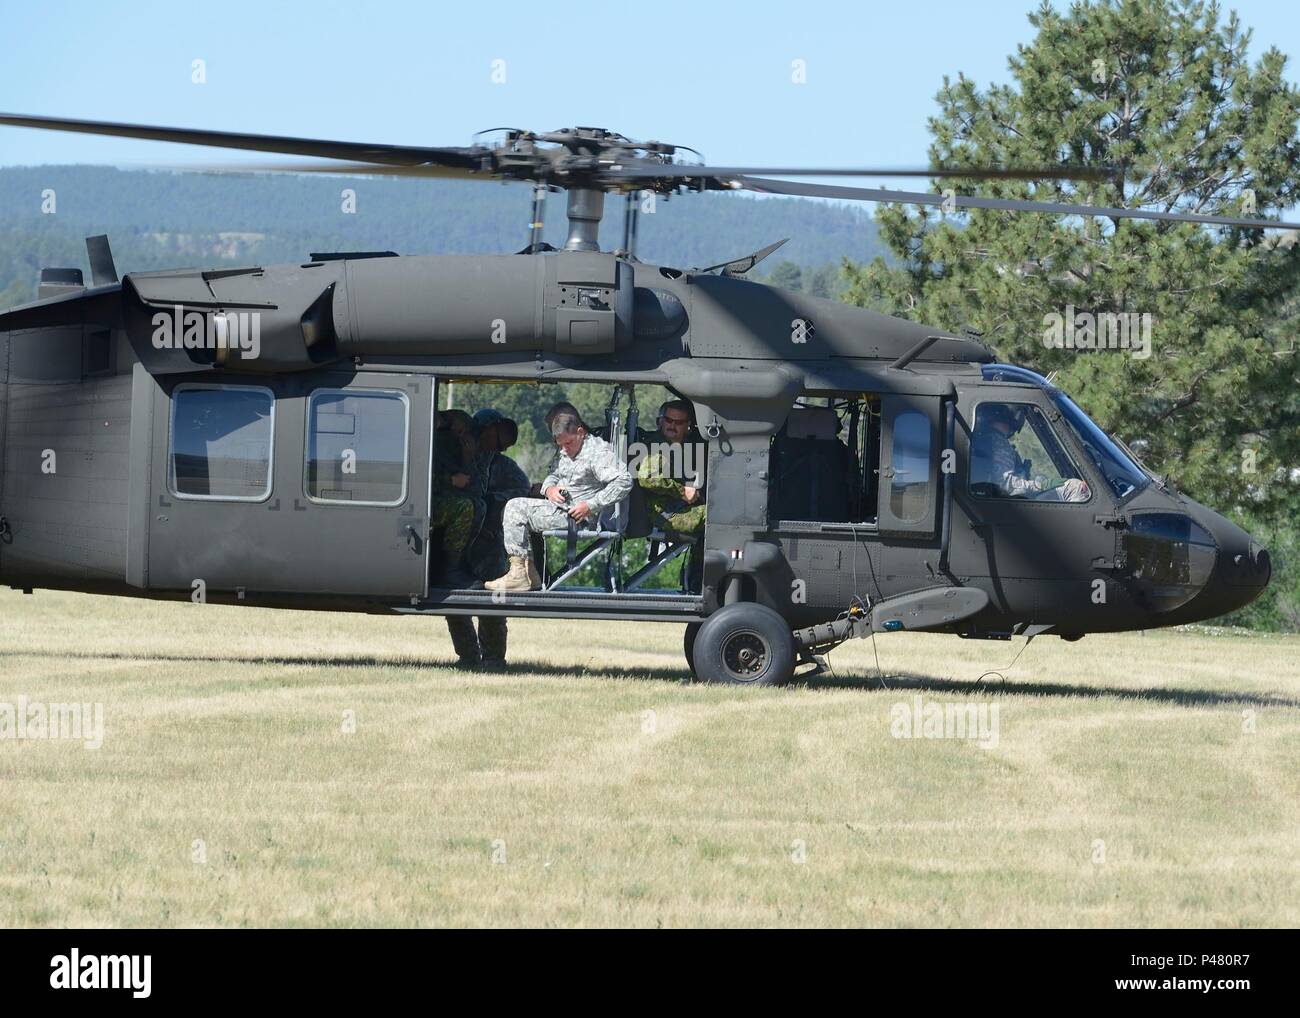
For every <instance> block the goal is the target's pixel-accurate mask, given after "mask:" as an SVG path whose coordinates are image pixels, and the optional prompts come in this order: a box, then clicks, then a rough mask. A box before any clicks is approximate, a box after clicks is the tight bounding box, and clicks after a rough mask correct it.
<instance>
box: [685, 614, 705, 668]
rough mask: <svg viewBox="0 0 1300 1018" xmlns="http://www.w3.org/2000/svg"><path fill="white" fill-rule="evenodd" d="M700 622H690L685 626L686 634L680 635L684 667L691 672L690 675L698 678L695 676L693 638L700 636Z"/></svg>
mask: <svg viewBox="0 0 1300 1018" xmlns="http://www.w3.org/2000/svg"><path fill="white" fill-rule="evenodd" d="M703 624H704V623H702V622H691V623H689V624H688V625H687V626H686V632H685V633H683V634H682V652H683V653H684V654H685V655H686V667H687V668H689V669H690V670H691V675H692V676H694V677H695V678H699V676H698V675H696V674H695V638H696V637H697V636H699V634H700V626H702V625H703Z"/></svg>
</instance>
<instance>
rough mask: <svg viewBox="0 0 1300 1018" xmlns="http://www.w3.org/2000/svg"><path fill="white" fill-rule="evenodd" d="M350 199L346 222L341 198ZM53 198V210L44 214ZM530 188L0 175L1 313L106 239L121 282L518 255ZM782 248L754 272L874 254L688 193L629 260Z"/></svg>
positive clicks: (806, 218)
mask: <svg viewBox="0 0 1300 1018" xmlns="http://www.w3.org/2000/svg"><path fill="white" fill-rule="evenodd" d="M344 188H351V189H353V190H355V191H356V213H355V214H345V213H343V212H342V211H341V209H340V206H341V203H342V200H343V199H342V196H341V192H342V191H343V189H344ZM47 189H50V190H53V191H54V193H55V200H56V202H57V211H56V212H55V213H54V214H52V215H47V214H42V212H41V202H42V193H43V192H44V191H46V190H47ZM564 201H565V195H564V194H563V193H559V194H553V195H551V196H550V197H549V199H548V201H547V207H546V218H547V224H546V234H545V235H546V239H547V240H548V241H549V242H550V243H552V244H554V245H556V246H559V245H560V244H562V243H563V240H564V236H565V216H564ZM607 201H608V204H607V206H606V215H605V220H604V222H603V223H602V229H601V245H602V247H605V248H606V249H609V248H614V247H617V246H618V245H619V243H620V242H621V239H622V220H623V199H621V198H616V197H614V196H610V197H609V198H608V199H607ZM530 202H531V188H530V187H528V186H527V185H523V184H498V185H492V184H481V183H475V182H466V181H440V180H399V179H381V178H367V177H358V178H341V177H322V176H317V175H310V174H303V175H272V174H264V175H257V174H240V175H218V174H199V173H177V172H166V171H149V170H119V169H115V168H112V167H106V166H37V167H10V168H0V297H5V298H11V299H6V300H0V305H4V304H12V303H15V302H17V301H19V300H25V299H31V298H32V297H34V295H35V282H36V278H37V273H38V271H39V269H40V268H41V267H42V266H51V265H61V266H80V267H82V268H83V269H86V268H87V266H86V253H85V246H84V240H83V238H84V237H85V236H86V235H88V234H95V233H107V234H108V235H109V238H110V240H111V242H112V246H113V254H114V257H115V259H116V262H117V267H118V270H119V272H128V271H132V270H135V271H144V270H149V269H160V268H168V267H176V266H188V265H219V264H223V263H225V264H233V263H242V264H247V263H250V262H253V263H257V262H260V263H274V262H288V261H295V260H298V259H302V258H305V257H306V256H307V254H308V253H309V252H311V251H334V250H345V251H346V250H353V251H357V250H392V251H396V252H398V253H399V254H472V253H507V252H513V251H518V250H519V249H520V248H522V247H523V246H524V245H525V244H526V242H527V235H528V230H527V224H528V220H529V215H530V208H531V206H530ZM782 237H789V238H790V242H789V243H788V244H786V245H785V246H784V247H783V248H782V249H781V250H780V252H779V253H778V254H777V255H775V256H774V258H773V261H772V263H768V264H764V265H763V266H762V267H761V269H760V270H759V271H760V272H761V271H763V270H767V271H770V270H771V269H772V267H773V265H774V264H775V263H776V262H779V261H788V262H790V263H793V265H796V266H799V267H800V268H801V269H803V270H805V275H807V276H809V277H811V276H812V274H813V272H814V271H815V270H818V269H820V270H822V272H823V273H825V272H826V267H827V266H829V265H838V264H839V263H840V261H841V260H842V259H843V258H845V257H848V258H852V259H853V260H855V261H865V260H870V259H871V258H873V257H875V256H876V255H877V254H883V253H884V252H883V246H882V245H881V244H880V243H879V241H878V239H877V235H876V226H875V223H874V222H873V220H872V219H871V214H870V211H869V210H868V209H860V208H853V207H848V206H843V205H834V204H828V203H824V202H815V201H808V200H804V199H798V198H763V199H758V198H753V197H750V196H746V195H722V194H703V195H699V194H695V195H681V196H679V197H676V198H672V199H669V200H664V199H663V198H659V199H658V200H657V204H656V208H655V211H654V213H653V214H651V215H643V216H642V217H641V220H640V231H639V242H638V254H639V255H640V257H642V258H644V259H645V260H647V261H654V262H662V263H666V264H670V265H680V266H683V267H701V266H705V265H711V264H714V263H717V262H720V261H724V260H726V259H728V258H735V257H739V256H741V255H744V254H748V253H749V252H751V251H754V250H757V249H758V248H760V247H763V246H764V245H766V244H769V243H771V242H772V241H774V240H779V239H780V238H782Z"/></svg>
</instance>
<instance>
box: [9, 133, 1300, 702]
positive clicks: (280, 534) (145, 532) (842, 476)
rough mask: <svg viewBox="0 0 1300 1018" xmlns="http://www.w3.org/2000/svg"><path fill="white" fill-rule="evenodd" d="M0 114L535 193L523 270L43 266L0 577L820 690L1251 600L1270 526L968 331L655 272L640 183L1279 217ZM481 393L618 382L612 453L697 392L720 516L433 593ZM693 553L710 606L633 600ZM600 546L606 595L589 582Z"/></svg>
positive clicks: (13, 327) (1198, 218) (664, 187)
mask: <svg viewBox="0 0 1300 1018" xmlns="http://www.w3.org/2000/svg"><path fill="white" fill-rule="evenodd" d="M0 126H10V127H19V128H38V129H47V130H57V131H71V132H81V133H89V134H96V135H113V136H119V137H129V138H137V139H144V140H161V141H168V142H176V143H183V144H191V145H204V146H212V147H219V148H225V149H235V150H245V151H257V152H263V153H275V154H280V155H286V156H293V157H300V158H307V159H311V160H314V161H313V162H307V163H302V162H297V163H292V162H286V163H277V164H255V165H251V166H249V167H247V168H249V169H253V170H257V171H263V170H268V169H270V170H285V171H291V172H326V173H347V174H353V173H369V174H391V175H402V176H416V177H451V178H460V179H479V180H489V181H525V182H528V183H530V184H531V185H532V186H533V204H532V209H531V212H532V216H531V219H530V221H529V222H530V225H529V237H528V243H527V246H525V247H524V248H523V249H522V250H521V251H520V252H518V253H508V254H489V255H478V256H453V255H422V256H409V255H398V254H396V253H394V252H391V251H382V252H379V251H368V252H318V253H312V254H310V256H309V257H308V258H306V259H305V260H304V261H302V262H300V263H296V264H289V265H264V266H262V265H259V266H246V267H220V268H215V269H189V268H186V269H176V270H168V271H160V272H128V273H127V274H126V275H125V276H123V277H121V278H119V277H118V274H117V271H116V268H115V265H114V263H113V258H112V253H111V250H110V247H109V244H108V240H107V238H106V237H92V238H88V239H87V253H88V260H89V266H90V271H91V280H90V284H89V285H86V284H85V282H84V279H83V278H82V275H81V271H80V270H79V269H61V268H50V269H45V270H43V271H42V275H41V283H40V289H39V298H38V299H37V300H36V301H35V302H34V303H28V304H24V305H22V306H19V307H15V308H11V309H9V310H6V311H3V312H0V460H2V462H3V470H2V471H0V582H3V583H5V584H6V585H8V586H10V587H12V588H16V589H20V590H24V591H26V592H29V593H30V592H31V591H32V590H34V589H37V588H45V589H63V590H76V591H85V592H92V593H100V594H109V595H127V596H136V597H146V598H156V599H171V600H196V599H199V595H198V594H196V592H199V591H201V596H202V599H203V600H206V601H207V602H211V603H221V604H239V605H251V606H264V607H287V608H297V609H315V610H322V611H350V612H371V613H399V614H410V615H451V614H461V615H467V614H473V615H480V616H483V615H505V616H531V617H540V618H578V619H592V620H617V621H626V622H676V623H683V622H684V623H686V630H685V638H684V651H685V656H686V662H687V665H688V666H689V669H690V673H691V675H693V676H694V677H695V678H697V679H699V680H701V681H706V682H719V683H736V684H750V685H771V684H779V683H784V682H787V681H789V680H790V679H791V678H792V677H793V676H794V675H795V674H796V672H797V669H799V668H800V667H802V666H804V665H807V664H811V665H812V666H813V667H812V670H811V671H809V672H808V673H807V674H814V673H815V672H816V671H817V670H818V668H819V667H820V666H821V665H822V664H823V663H824V655H825V654H826V652H828V651H829V650H830V649H832V648H833V647H835V646H837V645H838V644H840V643H841V642H843V641H845V640H848V639H851V638H860V637H865V636H868V635H874V634H877V633H889V632H898V631H929V632H941V633H947V634H952V635H956V636H960V637H966V638H976V639H1001V640H1006V639H1011V638H1012V637H1014V636H1025V637H1027V638H1029V639H1033V638H1035V637H1037V636H1039V635H1042V634H1050V635H1056V636H1059V637H1061V638H1062V639H1064V640H1067V641H1073V640H1077V639H1079V638H1081V637H1083V636H1085V635H1087V634H1090V633H1104V632H1117V631H1125V630H1139V629H1149V628H1156V627H1161V626H1172V625H1177V624H1182V623H1187V622H1192V621H1197V620H1203V619H1209V618H1213V617H1216V616H1219V615H1223V614H1225V613H1227V612H1230V611H1233V610H1235V609H1237V608H1239V607H1241V606H1243V605H1245V604H1248V603H1249V602H1250V601H1251V600H1253V599H1254V598H1256V597H1258V596H1259V594H1260V593H1261V591H1262V590H1263V589H1264V588H1265V586H1266V585H1267V584H1268V581H1269V578H1270V573H1271V566H1270V561H1269V555H1268V552H1267V550H1266V549H1265V548H1264V547H1263V546H1262V545H1261V544H1260V543H1259V542H1258V541H1256V540H1255V539H1254V538H1252V537H1251V535H1250V534H1248V533H1247V532H1246V531H1245V530H1243V529H1242V528H1241V527H1239V526H1237V525H1236V524H1234V523H1233V522H1231V521H1230V520H1228V519H1227V518H1225V517H1224V516H1222V515H1220V514H1219V513H1217V512H1215V511H1214V510H1212V509H1210V508H1208V507H1206V506H1203V505H1200V504H1198V503H1197V502H1195V501H1193V500H1192V499H1191V498H1189V497H1187V496H1186V495H1185V494H1183V493H1181V492H1179V491H1177V490H1176V489H1175V488H1174V487H1173V486H1172V485H1170V484H1169V483H1167V482H1166V481H1165V480H1162V479H1161V478H1160V477H1158V476H1156V475H1155V474H1153V473H1152V472H1151V471H1149V470H1148V469H1147V468H1146V467H1145V466H1143V465H1142V464H1141V463H1140V462H1139V460H1138V459H1137V458H1136V456H1135V455H1134V454H1133V453H1132V452H1131V451H1130V450H1129V449H1128V447H1127V446H1125V445H1124V444H1123V443H1122V442H1120V441H1118V440H1116V439H1113V438H1112V437H1111V436H1109V435H1107V434H1106V433H1105V432H1104V431H1103V430H1102V429H1101V428H1100V427H1098V426H1097V425H1096V424H1095V423H1094V422H1093V421H1092V420H1091V419H1090V418H1089V417H1088V416H1087V414H1086V413H1084V411H1083V410H1082V409H1081V408H1080V407H1079V406H1078V404H1077V403H1075V402H1074V401H1073V400H1072V399H1071V398H1070V397H1069V396H1068V395H1067V394H1066V393H1065V392H1063V391H1062V390H1061V389H1059V388H1058V387H1057V386H1055V385H1054V384H1052V383H1051V382H1049V381H1048V380H1047V379H1045V378H1043V377H1042V376H1040V375H1038V374H1036V373H1035V372H1032V371H1030V370H1028V369H1025V368H1022V367H1017V366H1015V365H1010V364H1003V363H999V362H998V360H997V357H996V355H995V353H994V352H993V350H992V349H990V348H989V347H988V346H987V345H985V344H984V343H983V342H982V341H981V340H980V338H979V337H978V336H977V335H975V334H972V333H970V332H960V331H958V332H954V331H949V330H946V329H940V328H934V327H930V326H927V325H924V324H921V323H917V322H912V321H907V320H903V319H900V318H896V317H891V316H888V315H884V314H880V313H877V312H874V311H871V310H867V309H863V308H857V307H850V306H847V305H844V304H841V303H838V302H835V301H832V300H827V299H821V298H817V297H813V296H810V295H805V294H801V293H795V292H791V291H787V290H783V289H780V288H777V287H773V286H768V285H764V284H761V283H758V282H754V281H751V280H749V279H746V278H745V275H746V273H747V272H749V271H750V270H751V269H752V268H753V267H754V266H755V265H757V264H758V263H759V262H760V261H761V260H762V259H763V258H764V257H766V256H767V255H768V254H770V253H771V251H772V250H774V249H775V248H776V247H777V246H779V245H778V244H774V245H770V246H769V247H768V248H764V249H763V250H760V251H757V252H754V253H753V254H751V255H747V256H743V257H739V258H734V259H731V260H729V261H725V262H721V263H719V264H717V265H713V266H709V267H707V268H704V269H685V268H680V267H674V266H668V265H655V264H647V263H645V262H642V261H640V260H639V259H638V258H637V257H636V241H637V219H638V210H639V207H640V203H641V202H642V201H643V200H644V198H645V197H646V196H653V195H662V196H672V195H677V194H680V193H683V192H703V191H733V190H744V191H751V192H758V193H765V194H779V195H795V196H809V197H820V198H837V199H850V200H865V201H871V202H897V203H908V204H919V205H936V206H944V207H945V209H946V210H952V209H1004V210H1010V211H1017V212H1046V213H1053V214H1058V215H1066V216H1099V217H1106V218H1110V219H1111V220H1113V221H1118V220H1120V219H1149V220H1163V221H1172V222H1180V223H1182V222H1186V223H1199V224H1208V225H1219V226H1227V227H1234V228H1237V229H1246V230H1250V229H1278V228H1282V229H1296V228H1297V226H1296V224H1292V223H1285V222H1280V221H1276V220H1268V219H1258V218H1239V217H1231V216H1214V215H1201V214H1191V213H1181V212H1170V211H1154V210H1149V209H1143V208H1107V207H1100V206H1087V205H1071V204H1063V203H1056V202H1037V201H1028V200H1017V199H1002V198H987V197H979V196H966V195H956V194H954V193H953V192H952V191H948V192H947V193H945V194H928V193H922V192H910V191H896V190H889V189H884V188H864V187H857V186H844V185H841V184H835V183H807V182H802V181H795V180H787V179H783V178H785V177H795V176H797V177H836V176H844V177H869V176H904V175H914V176H924V177H930V178H942V177H955V178H969V179H981V178H1014V179H1025V180H1040V179H1053V178H1059V179H1078V178H1083V177H1088V176H1095V175H1097V174H1099V173H1104V172H1106V171H1104V170H1097V169H1096V168H1089V167H1071V166H1056V167H1052V166H1045V167H1023V168H1015V167H1011V168H996V167H993V168H976V167H927V168H922V169H916V170H898V169H888V170H885V169H879V168H847V169H810V168H800V167H787V168H773V167H766V168H764V167H743V166H708V165H705V164H704V163H703V162H693V161H680V160H681V154H682V153H683V152H684V153H687V155H688V156H691V157H697V156H698V154H697V153H695V152H694V150H690V149H685V148H683V147H681V146H675V145H670V144H666V143H661V142H654V141H650V142H637V141H632V140H630V139H628V138H626V137H624V136H623V135H620V134H616V133H614V132H611V131H608V130H604V129H600V128H588V127H576V128H565V129H562V130H558V131H552V132H543V133H533V132H529V131H525V130H521V129H513V128H512V129H499V130H503V131H504V135H503V138H502V139H500V140H498V141H496V142H494V143H492V144H488V143H485V142H479V141H476V142H475V143H474V144H472V145H470V146H467V147H451V148H433V147H427V148H426V147H418V146H415V147H412V146H396V145H384V144H373V145H372V144H363V143H356V142H342V141H329V140H319V139H304V138H291V137H278V136H267V135H255V134H240V133H230V132H219V131H206V130H194V129H181V128H167V127H155V126H147V125H135V124H121V123H109V122H100V121H85V120H70V119H62V118H50V117H33V116H25V115H16V114H5V115H0ZM223 168H225V169H228V168H230V167H223ZM235 168H236V169H237V168H238V167H235ZM560 191H562V192H565V193H566V196H567V205H566V213H567V219H568V236H567V239H566V240H565V242H564V244H563V246H562V248H560V249H554V248H551V247H550V246H549V245H546V244H544V243H543V241H542V233H541V230H542V224H543V221H544V215H545V204H546V200H547V196H548V195H549V194H553V193H557V192H560ZM610 194H613V195H622V196H623V197H624V198H625V203H626V204H625V208H624V224H623V241H622V246H621V248H620V249H619V250H616V251H601V250H600V248H599V244H598V239H597V238H598V230H599V226H600V223H601V221H602V219H603V216H604V211H605V199H606V196H607V195H610ZM169 316H170V320H169ZM160 320H161V321H162V322H163V323H164V324H167V325H169V326H170V325H171V324H174V326H175V328H174V330H172V329H170V328H168V329H162V330H160V327H159V321H160ZM462 381H464V382H495V383H503V384H527V385H553V384H554V383H558V382H596V383H602V384H608V385H609V386H610V390H611V399H610V404H609V406H608V408H607V410H606V421H605V428H604V435H605V437H606V439H607V440H608V441H610V442H611V444H612V445H613V446H614V447H615V448H616V449H617V450H618V453H619V455H623V456H627V455H630V454H631V449H632V447H633V446H634V445H635V444H636V439H637V437H638V436H639V435H640V434H641V431H640V429H639V425H638V421H639V414H640V411H639V408H638V407H637V404H636V390H637V387H638V386H641V387H643V390H644V387H647V386H649V387H662V388H664V389H667V390H668V391H669V392H670V393H672V394H673V395H674V396H676V397H678V398H680V399H682V400H685V401H687V402H688V404H689V405H690V407H691V408H692V409H693V417H694V420H695V421H696V423H697V425H698V434H699V435H700V436H701V438H702V440H703V441H704V442H705V443H706V444H707V472H706V476H707V481H706V484H707V491H706V493H705V494H706V504H707V507H708V512H707V522H706V524H705V526H704V528H703V532H702V533H700V534H697V535H694V536H693V537H692V536H689V535H682V534H673V533H667V532H661V531H659V530H656V524H655V523H654V522H653V520H650V519H648V514H646V513H645V512H644V509H643V507H642V510H641V511H640V512H638V504H639V502H640V501H642V494H641V492H640V490H639V486H637V485H634V486H633V488H632V491H631V493H630V494H629V495H627V496H626V498H625V499H624V500H623V501H622V502H620V503H619V504H618V505H615V506H613V507H611V508H610V509H608V510H606V511H605V512H604V513H602V514H601V516H600V518H599V520H597V521H596V522H595V523H594V525H592V526H587V527H583V528H576V527H575V526H574V525H572V524H570V525H569V528H568V530H567V533H565V532H557V533H549V534H547V535H545V539H546V540H552V541H554V540H557V539H560V540H563V541H564V542H565V556H564V559H563V565H562V566H559V567H557V568H556V569H554V570H549V569H548V574H547V575H546V576H545V577H544V579H543V583H542V586H541V589H538V590H528V591H499V590H498V591H489V590H486V589H474V588H464V587H458V588H456V589H449V588H448V587H446V586H440V585H438V583H437V582H436V577H437V576H438V575H439V572H438V562H437V561H436V559H437V555H438V552H437V548H436V542H435V541H433V540H432V539H431V537H430V533H429V531H430V506H431V498H432V494H431V492H432V479H433V470H434V466H433V458H434V450H435V446H436V442H437V436H436V430H435V429H436V422H437V415H438V407H439V401H440V392H441V391H442V389H443V387H445V386H448V385H451V384H454V383H457V382H462ZM349 454H350V455H351V456H352V457H353V460H354V462H353V470H352V471H351V472H350V473H349V472H344V471H340V470H339V469H338V463H337V460H338V459H339V458H340V457H344V458H346V457H347V456H348V455H349ZM636 538H645V539H647V541H648V544H647V547H648V548H649V549H650V550H649V551H648V553H647V555H648V558H647V562H646V564H645V565H644V566H643V567H641V568H639V569H638V570H636V572H635V573H633V574H631V575H628V574H627V573H626V570H624V569H623V568H621V567H620V566H619V562H620V560H621V549H622V548H623V547H624V542H627V541H630V540H633V539H636ZM552 547H553V545H552ZM690 555H696V556H698V558H699V561H700V569H699V575H698V582H696V583H695V584H694V585H693V586H692V585H691V584H688V583H686V582H685V581H684V582H683V583H682V584H681V586H680V588H679V589H660V588H652V587H649V586H647V583H648V582H649V581H650V580H651V579H652V578H653V577H654V576H655V575H656V574H658V573H662V572H663V571H664V570H665V569H667V567H668V565H669V563H671V562H672V561H674V560H675V559H678V558H684V557H687V556H690ZM602 562H603V563H604V574H603V580H602V582H601V583H599V584H597V585H594V586H582V587H578V586H575V585H574V583H573V581H574V578H575V577H577V576H578V575H579V574H580V573H582V571H583V569H584V567H587V566H591V565H592V564H594V563H602ZM685 572H686V571H685V570H683V574H685ZM589 573H590V570H588V574H589ZM584 575H586V574H584Z"/></svg>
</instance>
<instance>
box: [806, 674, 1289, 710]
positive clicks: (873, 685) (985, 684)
mask: <svg viewBox="0 0 1300 1018" xmlns="http://www.w3.org/2000/svg"><path fill="white" fill-rule="evenodd" d="M795 681H796V682H799V681H800V680H799V679H797V678H796V680H795ZM808 688H810V689H814V690H815V689H869V690H874V691H882V690H887V691H891V692H908V693H961V694H964V695H967V696H1001V695H1012V696H1059V697H1069V696H1078V697H1085V698H1087V699H1093V700H1099V699H1116V700H1143V701H1155V702H1157V703H1170V704H1176V705H1178V706H1180V707H1218V706H1244V707H1300V700H1294V699H1288V698H1287V697H1281V696H1264V695H1261V694H1258V693H1244V692H1243V693H1235V692H1222V691H1219V690H1214V689H1169V688H1164V687H1159V686H1145V687H1142V686H1138V687H1133V688H1129V687H1125V686H1100V685H1091V684H1087V685H1085V684H1080V683H1064V682H1028V681H1027V682H1016V681H1015V680H1006V679H1000V678H997V677H996V675H994V676H992V677H991V678H990V679H989V680H988V681H982V680H981V679H941V678H937V677H935V676H930V675H887V676H885V678H884V681H883V682H882V681H881V678H880V676H879V675H844V674H834V675H832V674H830V673H823V674H821V675H818V676H815V677H812V678H811V679H810V680H809V682H808Z"/></svg>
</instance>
